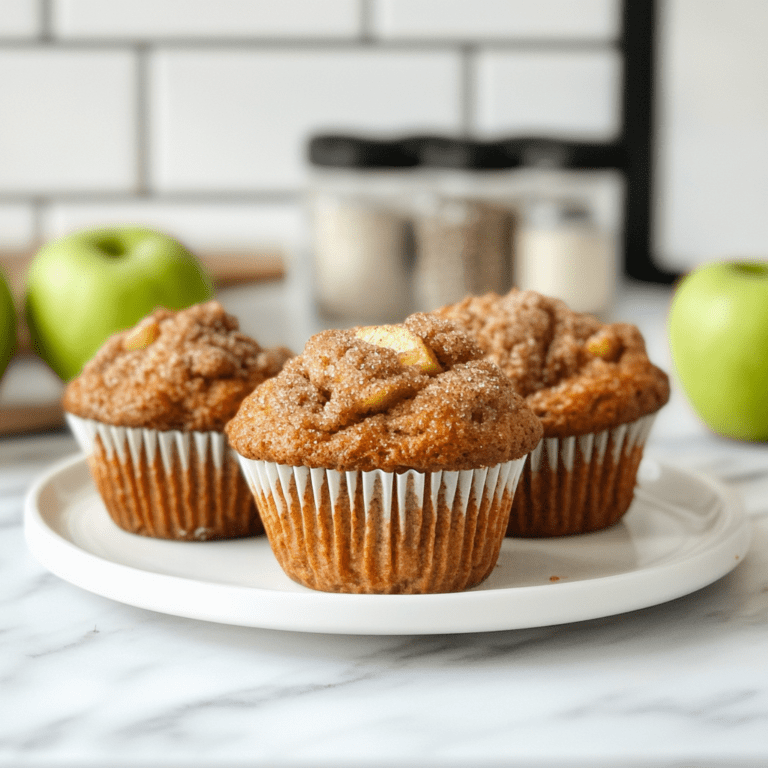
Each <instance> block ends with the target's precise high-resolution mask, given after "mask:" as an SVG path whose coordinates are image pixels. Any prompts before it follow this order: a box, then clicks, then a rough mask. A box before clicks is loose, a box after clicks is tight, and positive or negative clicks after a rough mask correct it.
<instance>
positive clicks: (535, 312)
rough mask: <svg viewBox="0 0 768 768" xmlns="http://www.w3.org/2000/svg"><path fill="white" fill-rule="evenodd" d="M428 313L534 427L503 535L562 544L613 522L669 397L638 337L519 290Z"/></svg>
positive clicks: (632, 331)
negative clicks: (459, 334) (501, 385)
mask: <svg viewBox="0 0 768 768" xmlns="http://www.w3.org/2000/svg"><path fill="white" fill-rule="evenodd" d="M434 314H435V315H436V316H438V317H441V318H446V319H450V320H452V321H453V322H456V323H458V324H459V325H460V326H461V327H463V328H464V329H466V330H467V331H469V332H470V333H471V334H472V335H473V336H474V338H475V339H476V340H477V342H478V344H479V345H480V347H482V349H483V351H484V352H485V354H486V356H487V358H488V359H489V360H493V361H494V362H495V363H497V364H498V365H499V366H500V368H501V369H502V370H503V371H504V373H505V374H506V375H507V376H508V377H509V379H510V381H511V382H512V383H513V386H514V388H515V391H516V392H517V393H518V394H520V395H521V396H522V397H523V398H525V401H526V403H527V404H528V406H529V407H530V408H531V410H532V411H533V412H534V413H535V414H536V415H537V416H538V417H539V419H540V420H541V422H542V425H543V428H544V440H543V441H542V443H541V444H540V445H539V446H538V447H537V448H536V450H535V451H533V452H532V453H531V457H530V461H529V463H528V465H527V466H526V468H525V470H524V472H523V477H522V479H521V481H520V485H519V488H518V491H517V493H516V494H515V498H514V502H513V508H512V513H511V515H510V522H509V528H508V535H510V536H560V535H564V534H573V533H581V532H586V531H594V530H598V529H601V528H605V527H607V526H609V525H611V524H613V523H615V522H616V521H617V520H619V518H621V516H622V515H623V514H624V513H625V512H626V511H627V509H628V508H629V505H630V503H631V501H632V497H633V493H634V486H635V479H636V475H637V469H638V466H639V464H640V460H641V458H642V454H643V447H644V444H645V441H646V439H647V436H648V433H649V431H650V429H651V425H652V423H653V419H654V417H655V414H656V412H657V411H658V410H659V409H660V408H661V407H662V406H663V405H664V404H665V403H666V402H667V400H668V399H669V380H668V378H667V375H666V374H665V373H664V372H663V371H662V370H660V369H659V368H657V367H656V366H655V365H653V364H652V363H651V362H650V360H649V359H648V355H647V353H646V350H645V342H644V340H643V337H642V335H641V334H640V331H639V330H638V329H637V328H636V327H635V326H634V325H630V324H628V323H611V324H606V323H602V322H600V321H599V320H597V319H596V318H595V317H592V316H591V315H587V314H583V313H578V312H574V311H572V310H571V309H569V308H568V306H567V305H566V304H565V303H564V302H562V301H560V300H558V299H554V298H550V297H547V296H543V295H541V294H539V293H536V292H535V291H520V290H518V289H513V290H512V291H510V292H509V293H508V294H506V295H505V296H499V295H497V294H495V293H489V294H486V295H484V296H467V297H466V298H464V299H463V300H462V301H460V302H458V303H456V304H452V305H449V306H446V307H442V308H441V309H439V310H436V312H435V313H434Z"/></svg>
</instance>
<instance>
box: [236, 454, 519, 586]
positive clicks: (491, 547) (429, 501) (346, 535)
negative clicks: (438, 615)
mask: <svg viewBox="0 0 768 768" xmlns="http://www.w3.org/2000/svg"><path fill="white" fill-rule="evenodd" d="M239 459H240V464H241V466H242V468H243V473H244V475H245V477H246V479H247V481H248V484H249V486H250V487H251V490H252V491H253V493H254V496H255V497H256V501H257V503H258V506H259V509H260V510H261V515H262V520H263V521H264V528H265V530H266V533H267V536H268V537H269V541H270V544H271V546H272V551H273V552H274V553H275V557H276V558H277V560H278V562H279V563H280V565H281V567H282V568H283V570H284V571H285V572H286V574H287V575H288V576H289V577H290V578H292V579H293V580H295V581H297V582H299V583H300V584H303V585H305V586H307V587H311V588H313V589H318V590H322V591H325V592H361V593H376V594H415V593H427V592H455V591H458V590H462V589H468V588H469V587H472V586H475V585H476V584H479V583H480V582H481V581H483V579H485V578H486V577H487V576H488V575H489V574H490V573H491V571H492V570H493V567H494V566H495V564H496V561H497V560H498V557H499V550H500V548H501V543H502V541H503V539H504V532H505V530H506V527H507V520H508V517H509V509H510V505H511V503H512V497H513V495H514V493H515V487H516V486H517V482H518V480H519V478H520V472H521V471H522V467H523V463H524V461H525V458H522V459H518V460H516V461H510V462H506V463H504V464H499V465H497V466H495V467H490V468H484V469H475V470H465V471H456V472H449V471H441V472H426V473H424V472H417V471H415V470H408V471H407V472H403V473H393V472H384V471H383V470H374V471H371V472H362V471H355V472H337V471H336V470H331V469H308V468H306V467H290V466H285V465H280V464H274V463H271V462H265V461H257V460H252V459H246V458H243V457H242V456H240V457H239Z"/></svg>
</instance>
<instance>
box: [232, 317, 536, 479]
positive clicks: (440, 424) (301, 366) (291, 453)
mask: <svg viewBox="0 0 768 768" xmlns="http://www.w3.org/2000/svg"><path fill="white" fill-rule="evenodd" d="M384 328H385V329H389V330H386V333H392V332H394V333H395V334H399V333H404V334H405V335H406V336H407V337H408V339H410V340H411V341H413V339H414V337H415V339H416V341H413V343H414V344H415V345H416V346H417V347H419V345H420V344H422V345H423V347H424V348H425V349H426V350H427V351H426V352H424V351H423V350H422V349H420V351H419V352H417V353H416V354H417V356H418V355H419V354H422V355H427V356H429V354H430V353H431V355H433V357H432V358H431V360H432V362H431V363H426V362H424V363H423V364H419V363H417V364H408V362H407V361H406V362H403V359H406V358H403V354H404V353H403V351H402V349H398V348H390V347H387V346H382V345H381V344H380V343H371V342H370V341H366V340H365V338H361V337H365V336H366V329H350V330H330V331H323V332H322V333H319V334H317V335H316V336H313V337H312V338H311V339H310V340H309V341H308V342H307V344H306V346H305V348H304V351H303V352H302V353H301V354H300V355H299V356H298V357H295V358H294V359H292V360H291V361H289V362H288V363H287V364H286V366H285V367H284V369H283V370H282V371H281V373H280V374H279V375H278V376H276V377H275V378H274V379H270V380H269V381H266V382H265V383H264V384H262V385H261V386H259V387H258V388H257V389H256V390H255V391H254V392H253V393H252V394H251V395H250V396H248V397H247V398H246V399H245V400H244V401H243V404H242V405H241V407H240V409H239V411H238V413H237V415H236V416H235V418H234V419H233V420H232V421H231V422H230V423H229V424H228V425H227V428H226V432H227V435H228V437H229V441H230V444H231V445H232V446H233V447H234V448H235V450H236V451H238V452H239V453H240V454H242V455H243V456H245V457H246V458H249V459H263V460H266V461H271V462H276V463H278V464H287V465H292V466H308V467H323V468H325V469H336V470H339V471H351V470H373V469H383V470H386V471H390V472H393V471H403V470H406V469H415V470H419V471H423V472H426V471H436V470H441V469H448V470H458V469H474V468H478V467H484V466H494V465H496V464H498V463H500V462H504V461H509V460H510V459H515V458H519V457H521V456H523V455H525V454H526V453H528V452H529V451H531V450H532V449H533V448H534V447H535V446H536V444H537V443H538V441H539V439H540V437H541V426H540V424H539V422H538V420H537V419H536V417H535V416H534V415H533V413H532V412H531V411H530V409H529V408H528V407H527V406H525V404H524V402H523V400H522V398H520V397H519V396H518V395H517V394H516V393H515V392H514V390H513V387H512V385H511V382H510V381H509V380H508V379H507V378H506V377H505V376H504V375H503V373H502V372H501V371H500V370H499V368H498V367H497V366H496V365H495V364H493V363H491V362H490V361H488V360H484V359H483V354H482V350H481V349H480V348H479V347H478V346H477V344H476V342H475V341H474V340H473V339H472V338H471V337H470V336H469V335H467V334H466V333H464V332H463V331H461V330H460V329H458V328H457V327H456V326H454V325H453V324H452V323H449V322H447V321H445V320H440V319H438V318H435V317H431V316H429V315H425V314H417V315H412V316H410V317H409V318H407V319H406V320H405V321H404V322H403V323H402V324H400V325H397V326H385V327H384ZM391 329H395V330H394V331H392V330H391ZM396 346H397V343H396ZM401 346H402V344H401ZM407 359H410V358H407ZM407 359H406V360H407ZM421 359H422V360H424V359H426V358H421ZM435 362H436V363H437V364H436V365H435Z"/></svg>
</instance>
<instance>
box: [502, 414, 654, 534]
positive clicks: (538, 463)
mask: <svg viewBox="0 0 768 768" xmlns="http://www.w3.org/2000/svg"><path fill="white" fill-rule="evenodd" d="M655 417H656V414H655V413H654V414H650V415H648V416H643V417H641V418H640V419H638V420H637V421H634V422H631V423H629V424H622V425H621V426H619V427H616V428H614V429H606V430H604V431H602V432H594V433H591V434H588V435H579V436H576V437H567V438H556V437H546V438H544V439H543V440H542V441H541V442H540V443H539V444H538V446H537V447H536V448H535V449H534V450H533V451H532V452H531V453H530V455H529V461H528V464H526V466H525V469H524V471H523V474H522V477H521V479H520V484H519V486H518V488H517V492H516V493H515V497H514V500H513V502H512V512H511V514H510V517H509V526H508V528H507V535H508V536H520V537H546V536H565V535H569V534H574V533H586V532H588V531H597V530H600V529H602V528H607V527H608V526H610V525H613V524H614V523H615V522H617V521H618V520H619V519H620V518H621V517H622V516H623V515H624V513H625V512H626V511H627V510H628V509H629V505H630V504H631V503H632V497H633V495H634V489H635V481H636V477H637V469H638V467H639V465H640V460H641V459H642V457H643V448H644V446H645V442H646V440H647V439H648V434H649V433H650V431H651V427H652V426H653V421H654V419H655Z"/></svg>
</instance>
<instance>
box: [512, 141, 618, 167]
mask: <svg viewBox="0 0 768 768" xmlns="http://www.w3.org/2000/svg"><path fill="white" fill-rule="evenodd" d="M499 144H500V145H501V146H502V151H503V152H504V153H506V154H507V155H508V156H509V157H510V158H512V159H513V160H514V161H516V162H517V163H518V164H519V165H522V166H525V167H528V168H530V167H537V168H568V169H572V170H580V169H583V170H587V169H601V168H623V167H624V152H623V150H622V148H621V146H620V145H619V144H617V143H610V142H607V143H606V142H589V141H572V140H570V139H559V138H555V137H548V136H515V137H511V138H508V139H502V140H501V141H500V142H499Z"/></svg>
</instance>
